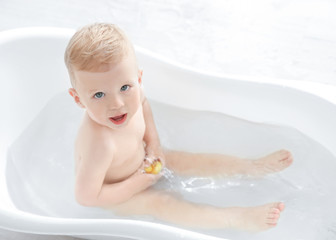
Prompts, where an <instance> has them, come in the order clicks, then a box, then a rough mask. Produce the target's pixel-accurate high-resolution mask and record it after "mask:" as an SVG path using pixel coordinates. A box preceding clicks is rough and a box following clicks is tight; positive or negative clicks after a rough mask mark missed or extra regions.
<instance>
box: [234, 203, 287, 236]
mask: <svg viewBox="0 0 336 240" xmlns="http://www.w3.org/2000/svg"><path fill="white" fill-rule="evenodd" d="M284 208H285V205H284V204H283V203H281V202H276V203H269V204H265V205H262V206H257V207H247V208H243V207H237V208H229V209H227V211H228V213H229V215H231V224H230V225H231V227H232V228H236V229H240V230H247V231H264V230H267V229H270V228H272V227H275V226H276V225H277V223H278V220H279V217H280V213H281V212H282V211H283V210H284Z"/></svg>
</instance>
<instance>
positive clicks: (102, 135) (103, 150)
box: [76, 126, 114, 158]
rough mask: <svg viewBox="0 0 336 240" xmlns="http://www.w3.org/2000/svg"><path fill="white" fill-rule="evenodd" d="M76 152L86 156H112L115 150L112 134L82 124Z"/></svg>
mask: <svg viewBox="0 0 336 240" xmlns="http://www.w3.org/2000/svg"><path fill="white" fill-rule="evenodd" d="M76 152H77V153H78V154H79V155H80V156H82V157H83V156H84V157H85V158H93V157H100V158H101V157H103V156H106V157H108V158H111V157H112V155H113V152H114V143H113V140H112V139H111V136H110V135H109V134H107V133H106V131H102V130H99V129H91V128H90V127H87V126H81V127H80V128H79V130H78V135H77V139H76Z"/></svg>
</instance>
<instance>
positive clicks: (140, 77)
mask: <svg viewBox="0 0 336 240" xmlns="http://www.w3.org/2000/svg"><path fill="white" fill-rule="evenodd" d="M142 73H143V70H142V69H139V70H138V82H139V84H141V83H142Z"/></svg>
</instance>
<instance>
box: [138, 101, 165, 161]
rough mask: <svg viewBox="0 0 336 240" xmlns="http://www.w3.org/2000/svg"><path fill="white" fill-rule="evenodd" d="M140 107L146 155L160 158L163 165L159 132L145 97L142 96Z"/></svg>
mask: <svg viewBox="0 0 336 240" xmlns="http://www.w3.org/2000/svg"><path fill="white" fill-rule="evenodd" d="M142 107H143V115H144V118H145V124H146V131H145V135H144V141H145V143H146V153H147V156H148V157H149V158H160V160H161V162H162V164H163V165H164V154H163V151H162V149H161V144H160V138H159V134H158V132H157V130H156V126H155V122H154V118H153V114H152V109H151V107H150V105H149V102H148V100H147V99H146V98H145V97H143V102H142Z"/></svg>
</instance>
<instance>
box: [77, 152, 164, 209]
mask: <svg viewBox="0 0 336 240" xmlns="http://www.w3.org/2000/svg"><path fill="white" fill-rule="evenodd" d="M90 149H91V150H92V149H93V148H90ZM94 149H95V150H94V152H92V153H91V154H90V153H89V151H87V152H86V156H84V157H83V159H82V160H81V163H80V165H79V166H78V168H77V174H76V189H75V194H76V199H77V201H78V203H79V204H81V205H84V206H98V207H111V206H113V205H116V204H119V203H122V202H125V201H127V200H129V199H130V198H132V197H133V196H134V195H135V194H137V193H139V192H141V191H143V190H145V189H146V188H148V187H149V186H151V185H153V184H154V183H155V182H156V181H157V179H158V178H159V176H158V175H154V174H146V173H143V171H140V170H138V171H137V172H136V173H134V174H133V175H132V176H131V177H129V178H128V179H126V180H124V181H122V182H118V183H113V184H106V183H104V178H105V175H106V171H107V169H108V168H109V166H110V164H111V159H113V155H112V154H111V153H112V151H111V150H106V149H109V148H104V147H98V146H95V148H94ZM112 161H113V160H112Z"/></svg>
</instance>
